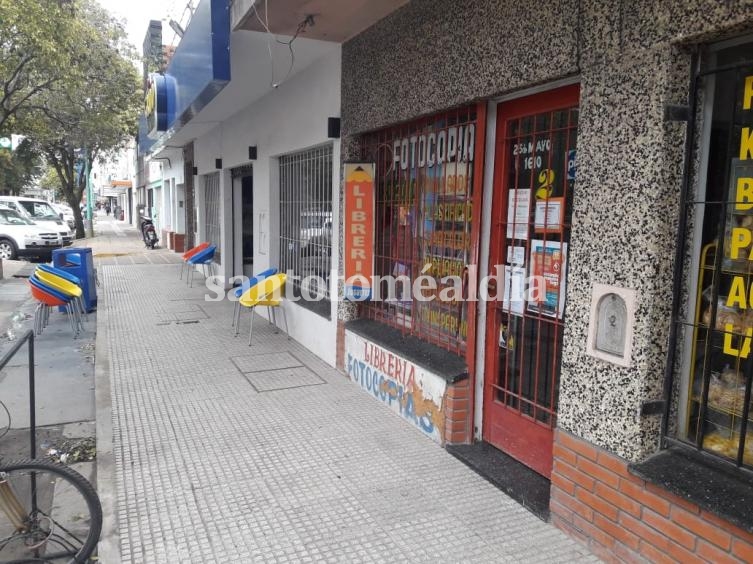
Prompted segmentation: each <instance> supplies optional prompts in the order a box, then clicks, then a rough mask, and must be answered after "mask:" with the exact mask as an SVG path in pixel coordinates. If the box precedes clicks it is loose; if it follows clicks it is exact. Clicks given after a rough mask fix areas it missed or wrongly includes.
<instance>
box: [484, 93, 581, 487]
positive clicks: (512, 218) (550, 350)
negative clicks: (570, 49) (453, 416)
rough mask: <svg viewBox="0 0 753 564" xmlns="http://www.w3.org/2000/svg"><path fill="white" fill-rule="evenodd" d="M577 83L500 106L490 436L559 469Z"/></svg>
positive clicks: (517, 454) (535, 465) (540, 466)
mask: <svg viewBox="0 0 753 564" xmlns="http://www.w3.org/2000/svg"><path fill="white" fill-rule="evenodd" d="M578 97H579V88H578V86H577V85H574V86H567V87H564V88H559V89H556V90H551V91H549V92H544V93H542V94H536V95H534V96H529V97H526V98H521V99H518V100H513V101H511V102H504V103H501V104H499V106H498V107H497V147H496V156H495V172H494V174H495V177H494V201H493V204H492V205H493V211H492V214H493V215H492V234H491V242H490V252H489V260H490V264H489V270H490V272H497V273H499V276H498V279H500V278H501V279H500V280H499V283H501V284H502V285H503V288H499V287H496V286H494V287H492V288H490V290H491V292H490V293H492V294H493V295H492V296H491V297H492V299H490V300H489V303H488V306H487V307H488V313H487V319H488V321H487V336H486V342H487V345H486V346H487V351H486V379H485V384H484V388H485V389H484V430H483V435H484V439H485V440H486V441H488V442H490V443H491V444H493V445H495V446H497V447H498V448H500V449H501V450H503V451H505V452H507V453H508V454H510V455H511V456H513V457H514V458H516V459H518V460H520V461H521V462H523V463H524V464H526V465H527V466H529V467H531V468H532V469H533V470H535V471H536V472H538V473H540V474H542V475H544V476H547V477H548V476H549V475H550V474H551V471H552V446H553V445H552V443H553V429H554V427H555V425H556V416H557V395H558V391H559V375H560V357H561V354H562V334H563V328H564V321H563V314H564V300H565V282H566V268H567V251H568V242H569V239H570V215H571V214H570V209H571V203H572V195H573V188H574V184H575V168H574V163H575V141H576V135H577V126H578Z"/></svg>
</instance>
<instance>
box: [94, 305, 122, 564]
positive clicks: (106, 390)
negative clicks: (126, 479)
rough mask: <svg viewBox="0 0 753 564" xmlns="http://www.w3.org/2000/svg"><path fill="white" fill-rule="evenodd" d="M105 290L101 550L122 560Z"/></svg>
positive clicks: (99, 404) (100, 345)
mask: <svg viewBox="0 0 753 564" xmlns="http://www.w3.org/2000/svg"><path fill="white" fill-rule="evenodd" d="M104 298H105V294H104V293H102V295H101V296H99V298H98V307H97V337H96V341H95V343H96V344H95V348H94V351H95V353H94V407H95V417H96V420H97V423H96V435H97V493H98V494H99V500H100V502H101V503H102V533H101V534H100V537H99V546H98V550H97V554H98V555H99V561H100V562H104V563H106V564H120V562H121V557H120V534H119V531H118V514H117V504H116V499H117V483H116V480H115V457H114V453H113V447H112V398H111V393H110V349H109V346H108V343H109V341H108V330H107V327H108V317H109V316H108V314H107V308H106V307H103V305H104V302H106V300H105V299H104Z"/></svg>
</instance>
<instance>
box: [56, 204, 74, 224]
mask: <svg viewBox="0 0 753 564" xmlns="http://www.w3.org/2000/svg"><path fill="white" fill-rule="evenodd" d="M50 205H51V206H52V207H53V208H54V210H55V211H56V212H58V215H59V216H60V219H62V220H63V221H65V222H66V223H67V224H68V227H70V228H71V230H73V229H76V220H75V218H74V217H73V210H72V209H71V207H70V206H67V205H65V204H59V203H58V204H50Z"/></svg>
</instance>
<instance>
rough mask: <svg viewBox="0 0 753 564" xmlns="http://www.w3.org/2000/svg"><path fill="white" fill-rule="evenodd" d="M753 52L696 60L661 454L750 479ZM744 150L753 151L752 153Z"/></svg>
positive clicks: (709, 51)
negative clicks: (717, 465)
mask: <svg viewBox="0 0 753 564" xmlns="http://www.w3.org/2000/svg"><path fill="white" fill-rule="evenodd" d="M752 46H753V45H751V44H750V43H748V44H747V45H737V46H711V47H707V48H704V49H701V50H700V53H699V54H697V55H695V56H694V59H693V65H692V66H693V71H692V77H691V86H690V109H689V117H690V120H689V123H688V127H687V132H686V155H685V164H684V177H683V187H682V192H681V201H680V218H679V229H678V240H677V251H676V253H677V254H676V257H675V264H676V265H677V266H676V268H675V278H674V286H673V293H674V303H673V311H672V325H671V328H670V331H671V333H670V348H669V352H668V362H667V370H666V374H665V385H664V404H665V412H664V416H663V419H662V429H661V431H662V437H663V441H662V446H664V447H666V446H669V445H677V446H684V447H689V448H693V449H696V450H697V451H699V452H701V453H703V454H704V455H713V456H715V457H716V458H718V459H721V460H724V461H726V462H728V463H729V464H731V465H734V466H736V467H737V468H740V469H743V470H748V471H750V470H752V469H753V425H751V421H750V419H751V416H753V410H751V381H752V380H753V354H751V351H750V345H751V334H752V333H753V304H752V303H751V300H750V296H751V294H750V289H751V283H753V261H752V260H751V258H753V254H751V253H752V252H753V245H752V244H751V242H750V241H749V240H747V239H746V237H747V236H748V235H750V234H752V233H753V154H751V151H752V150H749V149H750V146H749V144H748V142H747V135H748V132H749V131H753V99H751V98H753V60H751V52H752V51H751V47H752ZM746 147H747V148H746Z"/></svg>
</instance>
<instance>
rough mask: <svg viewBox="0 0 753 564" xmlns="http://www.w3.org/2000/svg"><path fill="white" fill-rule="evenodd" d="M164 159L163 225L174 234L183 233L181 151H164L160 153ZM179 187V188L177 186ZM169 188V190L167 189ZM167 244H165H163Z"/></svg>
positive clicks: (184, 224) (162, 161)
mask: <svg viewBox="0 0 753 564" xmlns="http://www.w3.org/2000/svg"><path fill="white" fill-rule="evenodd" d="M159 156H160V157H164V158H163V159H162V160H161V161H160V162H161V163H162V180H163V186H165V190H163V192H165V193H166V194H165V199H164V207H163V216H164V217H165V219H164V221H163V223H164V224H165V226H169V227H170V228H171V230H172V231H175V232H176V233H185V229H186V210H185V207H180V204H179V202H182V201H183V200H184V198H185V192H184V190H183V188H182V186H183V151H182V150H180V149H174V150H165V151H162V152H160V154H159ZM179 185H180V186H179ZM168 187H169V190H168V189H167V188H168ZM165 244H167V242H165Z"/></svg>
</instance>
